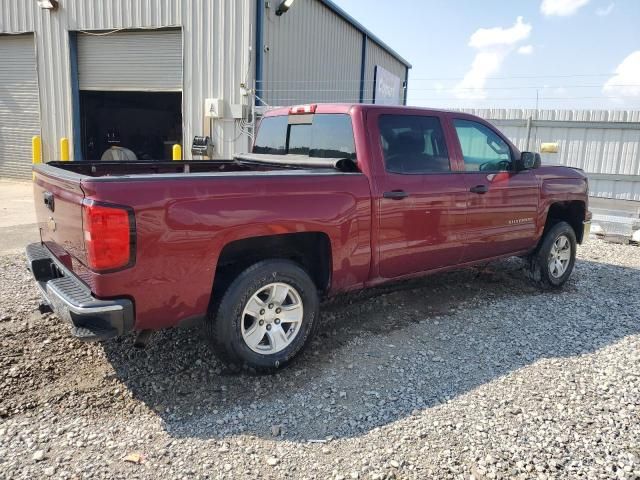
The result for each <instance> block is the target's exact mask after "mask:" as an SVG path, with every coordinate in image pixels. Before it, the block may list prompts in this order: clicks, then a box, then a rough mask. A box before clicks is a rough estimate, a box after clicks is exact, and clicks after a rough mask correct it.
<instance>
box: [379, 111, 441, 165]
mask: <svg viewBox="0 0 640 480" xmlns="http://www.w3.org/2000/svg"><path fill="white" fill-rule="evenodd" d="M378 129H379V131H380V143H381V145H382V152H383V155H384V164H385V169H386V170H387V171H388V172H391V173H400V174H421V173H422V174H428V173H448V172H450V171H451V162H450V159H449V152H448V150H447V142H446V141H445V136H444V131H443V129H442V125H441V123H440V119H439V118H438V117H433V116H423V115H380V118H379V119H378Z"/></svg>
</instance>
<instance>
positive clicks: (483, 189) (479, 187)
mask: <svg viewBox="0 0 640 480" xmlns="http://www.w3.org/2000/svg"><path fill="white" fill-rule="evenodd" d="M469 191H470V192H471V193H479V194H480V195H483V194H485V193H487V192H488V191H489V187H487V186H486V185H476V186H475V187H471V188H470V189H469Z"/></svg>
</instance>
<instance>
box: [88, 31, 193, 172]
mask: <svg viewBox="0 0 640 480" xmlns="http://www.w3.org/2000/svg"><path fill="white" fill-rule="evenodd" d="M76 41H77V65H78V85H79V100H80V102H79V116H80V118H79V120H80V125H81V145H80V147H81V150H82V156H83V158H84V159H86V160H100V159H105V160H106V159H109V160H110V159H120V160H133V159H140V160H151V159H153V160H170V159H171V148H172V146H173V145H174V144H176V143H179V144H182V36H181V32H180V30H154V31H128V32H114V33H107V34H105V35H91V34H87V33H78V34H77V36H76ZM113 149H117V150H118V151H119V152H116V153H113ZM122 152H125V153H122Z"/></svg>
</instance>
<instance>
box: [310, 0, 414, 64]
mask: <svg viewBox="0 0 640 480" xmlns="http://www.w3.org/2000/svg"><path fill="white" fill-rule="evenodd" d="M320 2H321V3H323V4H324V5H325V6H326V7H327V8H329V9H330V10H332V11H333V12H334V13H336V14H337V15H339V16H340V17H342V18H343V19H344V20H346V21H347V22H349V23H350V24H351V25H353V26H354V27H355V28H357V29H358V30H360V31H361V32H362V33H364V34H365V35H366V36H367V37H368V38H370V39H371V40H373V41H374V42H375V43H377V44H378V45H380V46H381V47H382V48H384V49H385V50H386V51H387V52H389V53H390V54H391V55H392V56H393V57H395V59H396V60H398V61H400V63H402V64H403V65H404V66H405V67H407V68H412V65H411V64H410V63H409V62H408V61H407V60H405V59H404V58H403V57H402V56H401V55H400V54H398V52H396V51H395V50H394V49H393V48H391V47H390V46H389V45H387V44H386V43H384V42H383V41H382V40H380V38H379V37H378V36H377V35H374V34H373V33H371V31H370V30H368V29H367V28H365V26H364V25H362V24H361V23H360V22H359V21H357V20H356V19H355V18H353V17H352V16H351V15H349V14H348V13H347V12H345V11H344V10H343V9H342V8H340V7H339V6H338V5H336V4H335V3H334V2H333V1H332V0H320Z"/></svg>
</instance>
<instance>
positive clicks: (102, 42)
mask: <svg viewBox="0 0 640 480" xmlns="http://www.w3.org/2000/svg"><path fill="white" fill-rule="evenodd" d="M78 76H79V83H80V90H102V91H133V92H170V91H180V90H182V35H181V32H180V30H154V31H145V32H116V33H112V34H108V35H89V34H78Z"/></svg>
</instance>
